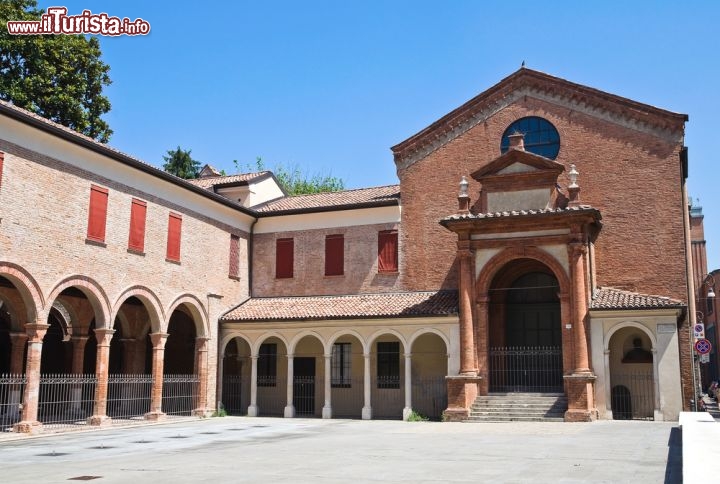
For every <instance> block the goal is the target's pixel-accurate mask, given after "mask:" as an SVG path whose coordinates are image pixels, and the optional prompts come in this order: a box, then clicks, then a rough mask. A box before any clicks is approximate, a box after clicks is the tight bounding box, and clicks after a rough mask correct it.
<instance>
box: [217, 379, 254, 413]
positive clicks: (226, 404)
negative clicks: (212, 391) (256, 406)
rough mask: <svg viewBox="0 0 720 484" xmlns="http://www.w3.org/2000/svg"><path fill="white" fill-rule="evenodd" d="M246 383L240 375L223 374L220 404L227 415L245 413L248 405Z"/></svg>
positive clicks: (248, 394) (248, 392) (247, 386)
mask: <svg viewBox="0 0 720 484" xmlns="http://www.w3.org/2000/svg"><path fill="white" fill-rule="evenodd" d="M248 384H249V382H247V381H243V378H242V376H240V375H223V380H222V404H223V408H224V409H225V411H226V412H227V413H228V415H247V409H248V406H249V405H250V400H249V396H250V390H249V385H248Z"/></svg>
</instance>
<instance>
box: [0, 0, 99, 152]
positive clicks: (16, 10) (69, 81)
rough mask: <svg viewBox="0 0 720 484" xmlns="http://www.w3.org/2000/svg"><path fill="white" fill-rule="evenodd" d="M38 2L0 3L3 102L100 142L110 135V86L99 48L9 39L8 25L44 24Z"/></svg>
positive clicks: (81, 42) (78, 42)
mask: <svg viewBox="0 0 720 484" xmlns="http://www.w3.org/2000/svg"><path fill="white" fill-rule="evenodd" d="M42 13H43V11H42V10H41V9H39V8H37V2H36V0H2V1H0V99H3V100H5V101H10V102H12V103H13V104H14V105H16V106H18V107H21V108H24V109H27V110H28V111H32V112H34V113H36V114H39V115H40V116H43V117H45V118H48V119H50V120H52V121H55V122H57V123H60V124H62V125H64V126H67V127H69V128H71V129H73V130H75V131H78V132H80V133H82V134H84V135H87V136H89V137H91V138H93V139H96V140H98V141H100V142H103V143H106V142H107V141H108V140H109V139H110V135H112V130H111V129H110V127H109V126H108V124H107V123H106V122H105V121H104V120H102V119H101V116H102V115H103V114H105V113H107V112H108V111H110V101H109V100H108V98H107V97H105V96H104V95H103V94H102V90H103V87H105V86H108V85H110V83H111V82H112V81H111V80H110V76H109V75H108V72H109V71H110V67H109V66H108V65H107V64H105V63H104V62H102V61H101V60H100V57H101V54H102V53H101V51H100V43H99V42H98V40H97V38H95V37H85V36H83V35H10V34H9V33H8V30H7V22H8V20H40V16H41V15H42Z"/></svg>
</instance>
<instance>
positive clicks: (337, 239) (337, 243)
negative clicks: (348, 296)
mask: <svg viewBox="0 0 720 484" xmlns="http://www.w3.org/2000/svg"><path fill="white" fill-rule="evenodd" d="M344 260H345V236H344V235H342V234H336V235H328V236H326V237H325V275H326V276H341V275H343V273H344Z"/></svg>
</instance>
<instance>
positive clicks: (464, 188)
mask: <svg viewBox="0 0 720 484" xmlns="http://www.w3.org/2000/svg"><path fill="white" fill-rule="evenodd" d="M468 185H470V184H469V183H468V181H467V178H465V177H462V180H460V193H459V194H458V196H459V197H467V196H468Z"/></svg>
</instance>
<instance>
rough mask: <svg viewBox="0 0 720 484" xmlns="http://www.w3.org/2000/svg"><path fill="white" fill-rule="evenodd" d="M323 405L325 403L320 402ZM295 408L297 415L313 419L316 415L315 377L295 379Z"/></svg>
mask: <svg viewBox="0 0 720 484" xmlns="http://www.w3.org/2000/svg"><path fill="white" fill-rule="evenodd" d="M320 403H321V405H322V403H323V402H320ZM293 406H294V407H295V415H297V416H299V417H312V416H313V415H315V377H314V376H295V377H293Z"/></svg>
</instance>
